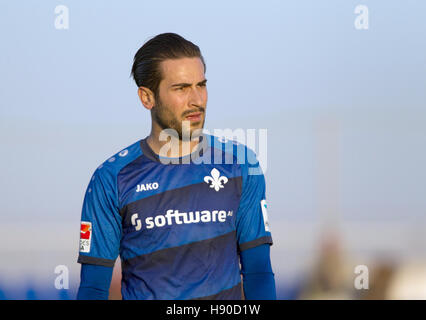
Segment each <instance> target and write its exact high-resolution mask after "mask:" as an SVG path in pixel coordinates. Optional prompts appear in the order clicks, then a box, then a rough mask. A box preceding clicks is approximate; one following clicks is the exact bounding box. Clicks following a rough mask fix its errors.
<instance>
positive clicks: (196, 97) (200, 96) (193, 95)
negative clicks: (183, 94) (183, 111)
mask: <svg viewBox="0 0 426 320" xmlns="http://www.w3.org/2000/svg"><path fill="white" fill-rule="evenodd" d="M204 99H205V94H204V92H203V89H202V88H198V87H195V88H191V92H190V96H189V104H190V105H191V106H197V107H202V106H204V103H205V101H204Z"/></svg>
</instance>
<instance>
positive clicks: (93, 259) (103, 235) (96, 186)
mask: <svg viewBox="0 0 426 320" xmlns="http://www.w3.org/2000/svg"><path fill="white" fill-rule="evenodd" d="M121 234H122V225H121V216H120V213H119V204H118V195H117V183H116V179H115V176H114V174H113V173H111V172H109V171H108V168H105V167H104V168H102V170H100V169H98V170H97V171H96V172H95V173H94V174H93V176H92V179H91V181H90V183H89V185H88V187H87V190H86V194H85V197H84V202H83V208H82V213H81V227H80V249H79V256H78V260H77V262H79V263H88V264H95V265H101V266H105V267H112V266H114V263H115V260H116V259H117V257H118V254H119V250H120V240H121Z"/></svg>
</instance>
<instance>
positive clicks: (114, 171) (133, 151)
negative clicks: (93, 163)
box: [94, 140, 142, 176]
mask: <svg viewBox="0 0 426 320" xmlns="http://www.w3.org/2000/svg"><path fill="white" fill-rule="evenodd" d="M141 155H142V150H141V148H140V140H138V141H136V142H134V143H133V144H131V145H129V146H127V147H126V148H124V149H121V150H120V151H118V152H116V153H115V154H113V155H112V156H110V157H108V158H107V159H106V160H105V161H103V162H102V163H101V164H100V165H99V166H98V167H97V168H96V170H95V173H94V175H95V174H96V175H101V176H116V175H118V173H119V172H120V171H121V170H122V169H123V168H124V167H126V166H127V165H128V164H129V163H131V162H133V161H134V160H135V159H137V158H138V157H140V156H141Z"/></svg>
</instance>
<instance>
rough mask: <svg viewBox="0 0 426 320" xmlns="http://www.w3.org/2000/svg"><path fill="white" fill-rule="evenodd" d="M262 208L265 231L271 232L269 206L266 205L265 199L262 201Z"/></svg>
mask: <svg viewBox="0 0 426 320" xmlns="http://www.w3.org/2000/svg"><path fill="white" fill-rule="evenodd" d="M260 207H261V208H262V215H263V223H264V224H265V231H268V232H269V221H268V212H267V205H266V200H265V199H263V200H261V201H260Z"/></svg>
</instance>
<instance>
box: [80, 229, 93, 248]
mask: <svg viewBox="0 0 426 320" xmlns="http://www.w3.org/2000/svg"><path fill="white" fill-rule="evenodd" d="M91 241H92V223H91V222H87V221H81V226H80V252H85V253H87V252H90V242H91Z"/></svg>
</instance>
